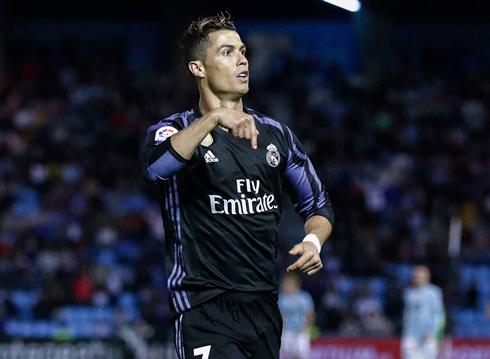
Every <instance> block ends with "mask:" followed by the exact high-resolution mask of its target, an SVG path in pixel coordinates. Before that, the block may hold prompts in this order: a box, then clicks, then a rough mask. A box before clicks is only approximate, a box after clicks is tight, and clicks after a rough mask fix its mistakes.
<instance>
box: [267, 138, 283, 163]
mask: <svg viewBox="0 0 490 359" xmlns="http://www.w3.org/2000/svg"><path fill="white" fill-rule="evenodd" d="M265 158H266V160H267V163H268V164H269V166H271V167H277V166H278V165H279V162H281V155H280V154H279V152H278V151H277V147H276V146H274V145H273V144H272V143H271V144H270V145H269V146H267V154H266V155H265Z"/></svg>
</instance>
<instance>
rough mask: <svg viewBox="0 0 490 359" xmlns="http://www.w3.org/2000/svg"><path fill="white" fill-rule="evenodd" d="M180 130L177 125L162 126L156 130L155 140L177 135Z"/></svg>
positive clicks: (163, 139)
mask: <svg viewBox="0 0 490 359" xmlns="http://www.w3.org/2000/svg"><path fill="white" fill-rule="evenodd" d="M177 132H179V131H178V130H177V129H176V128H175V127H172V126H164V127H161V128H159V129H158V130H157V132H155V141H165V140H166V139H167V138H169V137H170V136H173V135H175V134H176V133H177Z"/></svg>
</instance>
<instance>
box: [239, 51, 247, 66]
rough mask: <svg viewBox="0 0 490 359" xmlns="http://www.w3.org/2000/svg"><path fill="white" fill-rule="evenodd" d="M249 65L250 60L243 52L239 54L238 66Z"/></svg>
mask: <svg viewBox="0 0 490 359" xmlns="http://www.w3.org/2000/svg"><path fill="white" fill-rule="evenodd" d="M241 65H248V60H247V58H246V57H245V55H243V54H242V53H240V54H239V57H238V63H237V66H241Z"/></svg>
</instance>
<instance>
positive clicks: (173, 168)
mask: <svg viewBox="0 0 490 359" xmlns="http://www.w3.org/2000/svg"><path fill="white" fill-rule="evenodd" d="M182 167H184V164H182V163H180V162H179V161H178V160H177V159H176V158H175V157H174V156H173V155H172V154H171V153H170V152H165V154H164V155H163V156H162V157H160V158H159V159H158V160H156V161H155V162H153V164H152V165H151V166H150V167H148V169H147V170H148V176H149V177H150V179H151V180H152V181H156V180H157V179H158V178H159V179H162V180H167V179H169V178H170V177H172V176H173V175H174V174H175V173H176V172H177V171H180V170H181V169H182Z"/></svg>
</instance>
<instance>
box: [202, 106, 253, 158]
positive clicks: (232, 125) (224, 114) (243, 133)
mask: <svg viewBox="0 0 490 359" xmlns="http://www.w3.org/2000/svg"><path fill="white" fill-rule="evenodd" d="M212 112H213V115H214V116H216V117H215V118H216V125H217V126H222V127H224V128H227V129H229V130H230V133H231V134H232V135H233V136H235V137H238V138H246V139H247V140H250V142H251V143H252V147H253V148H254V149H257V136H258V135H259V131H257V128H256V127H255V119H254V117H253V116H252V115H248V114H246V113H244V112H239V111H235V110H230V109H227V108H223V107H220V108H216V109H214V110H213V111H212Z"/></svg>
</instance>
